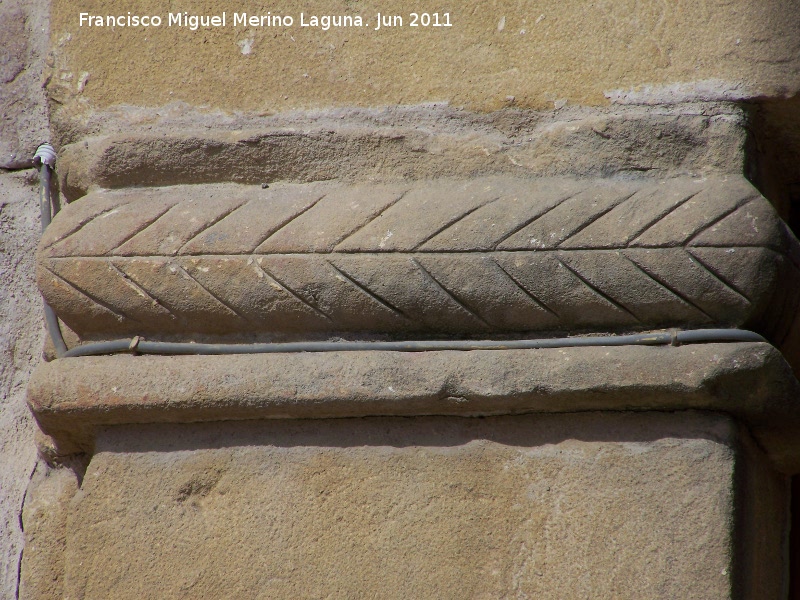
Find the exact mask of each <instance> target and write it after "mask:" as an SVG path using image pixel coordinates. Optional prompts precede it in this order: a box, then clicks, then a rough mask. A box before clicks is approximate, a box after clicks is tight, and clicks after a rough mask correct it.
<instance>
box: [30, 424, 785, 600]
mask: <svg viewBox="0 0 800 600" xmlns="http://www.w3.org/2000/svg"><path fill="white" fill-rule="evenodd" d="M742 436H744V437H746V434H742V433H741V432H739V431H738V430H737V428H736V427H735V426H733V425H732V424H731V422H730V421H729V420H727V419H725V418H724V417H718V416H708V415H698V414H687V413H677V414H670V415H666V414H656V413H648V414H642V415H632V414H628V415H623V414H619V413H617V414H613V413H611V414H603V413H593V414H585V415H548V416H543V415H537V416H533V415H530V416H516V417H493V418H487V419H460V418H453V417H451V418H444V417H429V418H419V419H413V420H411V419H391V418H388V419H387V418H375V419H333V420H312V421H303V420H300V421H292V422H264V421H262V422H255V421H251V422H246V423H243V422H240V423H230V422H229V423H215V424H207V425H202V424H197V425H160V426H126V427H111V428H108V429H105V430H103V431H102V432H101V434H100V436H99V438H98V446H97V452H96V454H95V455H94V457H93V459H92V461H91V463H90V465H89V467H88V470H87V472H86V476H85V478H84V479H83V482H82V485H81V488H80V490H78V491H77V492H76V493H75V494H74V496H73V497H72V498H71V500H70V501H69V502H66V501H64V499H61V500H60V507H61V508H60V510H63V511H65V512H66V513H67V521H66V527H65V529H64V530H63V531H64V532H65V539H64V551H63V554H62V555H61V556H62V557H63V558H62V559H61V561H62V562H60V563H56V564H54V565H53V566H54V571H55V572H57V573H59V574H60V575H59V577H60V579H61V580H62V581H63V589H64V597H66V598H84V599H85V600H92V599H95V598H97V599H106V598H118V599H120V600H125V599H127V598H137V599H138V598H142V597H154V596H157V597H161V598H173V597H174V598H210V597H215V598H224V597H239V598H244V597H269V598H319V597H330V598H365V597H381V598H409V597H413V598H458V599H461V598H498V597H509V596H513V597H516V596H519V597H526V596H528V597H536V598H545V599H547V598H553V599H558V600H565V599H566V600H571V599H573V598H574V599H578V598H586V597H593V598H594V597H608V598H611V597H613V598H619V599H627V598H630V599H636V600H641V599H664V600H666V599H669V598H676V597H681V598H686V597H692V598H694V597H696V598H704V599H709V600H713V599H720V600H723V599H725V600H727V599H730V598H734V597H742V598H748V599H753V600H755V598H758V599H759V600H778V598H780V591H781V587H782V586H783V585H784V583H783V582H784V573H785V571H784V563H783V559H782V558H781V557H780V555H779V553H778V554H775V553H774V552H772V551H771V550H770V551H768V552H767V554H766V555H764V556H762V558H768V560H764V561H763V563H761V569H762V570H761V571H757V570H754V569H753V568H752V566H751V565H749V564H748V563H747V562H746V561H743V562H740V561H738V559H737V555H738V553H739V552H740V551H741V552H747V551H748V550H750V551H752V547H746V546H745V545H744V544H745V543H746V542H747V541H749V540H752V538H749V537H747V536H748V535H749V534H748V531H755V530H757V529H759V528H760V536H761V543H763V544H764V547H768V548H770V549H774V548H778V549H779V548H780V545H781V543H780V540H781V536H780V529H781V527H780V525H779V526H778V527H777V528H771V527H767V528H762V525H763V523H764V522H763V521H762V520H761V519H764V518H765V513H764V512H759V511H757V510H751V508H753V507H752V506H750V505H749V504H748V502H749V500H748V498H749V496H747V495H744V494H742V493H741V488H740V487H738V486H737V485H734V484H733V482H734V481H735V480H736V478H735V477H734V473H740V465H741V464H742V463H743V462H744V461H746V460H752V459H750V458H749V454H751V453H753V452H755V453H757V452H758V450H757V449H755V448H753V447H747V448H744V447H742V445H741V442H740V440H741V438H742ZM754 464H755V463H754ZM749 477H750V475H747V476H742V475H740V477H739V479H740V480H741V481H742V483H744V484H746V483H747V482H749V481H750V479H749ZM759 477H760V478H761V479H764V478H770V479H771V480H772V483H771V485H770V486H766V487H764V486H760V487H759V489H760V494H761V500H760V502H761V503H762V505H764V506H766V505H768V504H773V505H775V506H783V509H782V510H780V511H779V512H778V513H777V514H772V515H770V517H769V519H770V521H771V522H777V523H779V524H780V523H783V524H785V522H786V521H785V519H786V515H785V506H786V480H785V478H781V477H779V476H776V475H775V474H774V473H772V472H770V470H769V467H766V468H765V469H760V473H759V474H758V475H757V476H756V479H754V480H753V482H754V483H755V484H756V485H758V484H759V480H758V478H759ZM45 491H46V490H45ZM37 493H39V492H37ZM781 503H783V504H781ZM30 504H31V509H30V512H29V513H28V514H29V515H30V516H29V519H28V522H31V525H33V524H34V523H35V520H34V519H33V515H32V513H33V510H34V507H36V506H37V505H38V506H41V505H42V500H37V499H35V498H32V499H31V501H30ZM739 509H743V510H745V512H744V513H742V514H743V515H745V516H743V517H741V518H740V519H738V520H737V518H736V517H735V515H737V514H739V513H738V512H737V511H738V510H739ZM38 518H41V516H39V517H38ZM748 527H750V528H751V529H748ZM35 541H38V532H37V537H36V538H35ZM36 559H38V560H40V561H41V562H45V561H46V560H47V557H46V556H42V555H39V556H32V557H31V560H30V561H28V562H26V564H25V569H24V571H23V579H24V581H25V584H26V585H25V587H23V589H24V590H28V589H34V586H33V584H34V583H35V580H36V579H38V578H42V577H46V576H47V571H46V570H45V569H44V568H43V567H44V566H45V565H42V564H41V563H40V564H39V565H38V567H39V569H38V570H36V569H34V567H35V566H37V565H35V560H36ZM54 571H51V573H52V572H54ZM748 582H752V585H751V587H750V590H749V591H745V592H744V594H743V595H740V596H736V595H735V594H737V593H738V592H733V591H732V590H741V589H742V586H743V585H748ZM754 590H755V591H754ZM44 597H46V596H35V595H27V596H23V598H25V599H26V600H39V598H44Z"/></svg>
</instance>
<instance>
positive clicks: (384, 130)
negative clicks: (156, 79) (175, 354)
mask: <svg viewBox="0 0 800 600" xmlns="http://www.w3.org/2000/svg"><path fill="white" fill-rule="evenodd" d="M175 112H176V113H177V114H174V115H173V114H172V111H160V110H159V111H153V110H146V109H139V108H137V109H133V108H128V109H123V108H120V109H118V110H117V112H112V113H110V114H106V113H100V114H96V115H95V116H94V117H93V118H92V120H91V122H90V123H89V124H87V125H86V128H87V132H85V133H83V132H81V133H69V134H68V133H61V134H60V137H61V138H63V140H64V143H66V142H67V141H73V142H75V143H71V144H68V145H66V146H65V147H64V148H62V152H61V153H60V157H59V163H58V171H59V178H60V182H61V190H62V192H63V193H64V194H65V195H66V197H67V198H68V199H70V200H75V199H77V198H78V197H80V196H82V195H84V194H86V193H87V191H88V190H90V189H93V188H94V187H98V186H99V187H103V188H119V187H129V186H142V185H147V186H159V185H174V184H182V183H220V182H222V183H226V182H236V183H250V184H261V183H263V182H273V181H283V182H294V183H304V182H311V181H321V180H328V179H340V180H344V181H350V182H358V183H361V182H364V181H376V180H381V181H397V180H409V179H430V178H435V177H471V176H476V175H485V174H490V173H505V174H509V175H516V176H531V175H536V176H553V175H580V176H603V177H610V176H613V175H622V176H630V175H635V176H642V175H647V176H652V177H653V178H659V177H666V176H670V175H672V174H675V173H681V174H686V173H690V174H703V173H709V172H715V173H730V174H737V175H738V174H741V173H742V172H743V171H744V169H745V151H744V149H745V141H746V138H747V129H746V127H745V126H744V125H745V123H746V118H745V115H744V113H743V110H742V108H741V107H740V106H737V105H735V104H733V103H725V102H718V103H711V102H693V103H685V104H678V105H674V106H656V107H648V108H646V109H645V108H642V107H637V106H632V107H617V108H615V109H613V110H612V109H608V108H585V107H574V108H570V109H564V110H561V111H557V112H535V111H521V110H511V109H509V110H501V111H498V112H495V113H489V114H477V113H471V112H468V111H464V110H457V109H454V108H451V107H447V106H436V105H434V106H417V107H387V108H385V109H354V108H348V109H339V110H321V111H296V112H289V113H285V114H279V115H275V116H272V117H260V118H259V117H253V116H230V115H220V114H213V113H212V114H206V113H201V114H196V113H194V112H192V111H190V110H189V109H187V108H184V110H183V111H181V110H176V111H175ZM184 113H185V114H184ZM101 132H102V133H105V134H106V135H98V133H101Z"/></svg>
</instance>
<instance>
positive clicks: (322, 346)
mask: <svg viewBox="0 0 800 600" xmlns="http://www.w3.org/2000/svg"><path fill="white" fill-rule="evenodd" d="M766 341H767V340H765V339H764V338H763V337H762V336H760V335H759V334H757V333H753V332H752V331H745V330H742V329H697V330H693V331H668V332H657V333H639V334H633V335H610V336H583V337H571V338H550V339H548V338H544V339H525V340H421V341H392V342H353V341H345V342H287V343H264V344H194V343H188V342H148V341H144V340H141V339H140V338H136V337H135V338H127V339H120V340H112V341H108V342H97V343H92V344H85V345H83V346H77V347H75V348H73V349H72V350H69V351H68V352H66V353H65V354H64V358H70V357H77V356H97V355H103V354H118V353H121V352H135V353H137V354H169V355H176V354H183V355H187V354H188V355H200V354H202V355H205V354H271V353H278V352H281V353H294V352H358V351H376V350H377V351H383V352H426V351H432V350H461V351H464V350H532V349H543V348H577V347H590V346H631V345H639V346H668V345H681V344H696V343H712V342H766Z"/></svg>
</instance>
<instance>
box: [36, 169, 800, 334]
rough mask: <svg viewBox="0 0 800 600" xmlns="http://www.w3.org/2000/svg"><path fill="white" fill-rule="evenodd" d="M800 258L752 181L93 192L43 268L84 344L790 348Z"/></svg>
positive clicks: (56, 229) (51, 292)
mask: <svg viewBox="0 0 800 600" xmlns="http://www.w3.org/2000/svg"><path fill="white" fill-rule="evenodd" d="M795 244H796V242H795V241H794V238H793V237H792V236H791V234H790V233H788V231H787V230H786V228H785V226H784V225H783V223H782V222H781V221H780V219H779V218H778V216H777V215H776V213H775V212H774V210H773V209H772V207H771V206H770V204H769V203H768V202H767V201H766V200H765V199H764V198H763V197H761V195H760V194H759V193H758V192H757V191H756V190H755V188H753V187H752V186H751V185H750V184H749V183H748V182H747V181H746V180H745V179H744V178H742V177H735V176H731V177H709V178H703V179H694V178H690V177H677V178H671V179H666V180H657V181H654V180H652V179H650V180H604V179H564V178H539V179H521V178H511V177H486V178H477V179H471V180H433V181H416V182H413V183H397V184H362V185H346V184H341V183H331V182H323V183H312V184H275V185H272V186H270V187H269V188H267V189H261V187H260V186H243V185H234V184H213V185H194V186H173V187H162V188H129V189H124V190H116V191H98V192H94V193H91V194H89V195H87V196H85V197H83V198H81V199H80V200H78V201H77V202H75V203H73V204H71V205H69V206H67V207H66V208H65V209H64V210H63V211H62V212H61V213H60V214H59V215H58V216H57V217H56V219H55V220H54V222H53V224H52V226H51V227H50V228H49V229H48V231H47V232H46V234H45V236H44V239H43V240H42V244H41V247H40V250H39V256H38V266H39V273H38V277H39V285H40V287H41V289H42V292H43V294H44V296H45V298H46V299H47V301H48V302H49V303H50V304H51V306H53V308H54V309H55V310H56V312H57V313H58V314H59V316H60V317H61V318H62V319H63V321H64V322H65V323H66V324H67V325H68V326H69V327H70V328H71V329H73V330H74V331H75V332H76V333H77V334H78V335H79V336H81V337H83V338H87V339H99V338H103V337H109V336H113V335H121V334H142V335H147V336H149V337H151V338H155V337H158V336H159V335H164V336H167V335H179V336H214V335H220V334H236V335H245V334H253V335H256V336H258V337H261V338H262V339H269V338H270V336H274V335H290V336H295V337H296V336H303V335H306V334H311V333H313V334H316V335H325V334H335V333H342V332H351V333H357V332H361V333H366V332H370V333H377V334H382V333H384V334H396V335H412V334H414V335H420V334H487V333H492V334H503V333H518V332H550V331H609V330H611V331H620V330H632V329H647V328H653V327H664V326H713V325H718V326H737V327H749V328H753V329H756V330H758V331H760V332H761V333H764V334H766V335H767V336H769V337H770V339H772V340H773V341H776V342H778V343H780V342H782V341H783V339H784V337H785V336H786V335H787V333H788V331H789V330H790V327H791V323H792V320H793V318H794V314H795V312H796V307H797V303H798V295H797V293H796V292H797V280H798V270H797V266H796V265H795V262H794V261H793V259H792V258H791V257H792V255H793V253H794V251H795V250H794V245H795Z"/></svg>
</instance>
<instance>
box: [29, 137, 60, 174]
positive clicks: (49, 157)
mask: <svg viewBox="0 0 800 600" xmlns="http://www.w3.org/2000/svg"><path fill="white" fill-rule="evenodd" d="M33 164H35V165H36V166H40V165H42V164H45V165H47V166H48V167H50V168H51V169H52V168H53V167H55V164H56V150H55V148H53V147H52V146H51V145H50V144H48V143H44V144H39V147H38V148H37V149H36V154H34V155H33Z"/></svg>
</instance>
